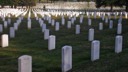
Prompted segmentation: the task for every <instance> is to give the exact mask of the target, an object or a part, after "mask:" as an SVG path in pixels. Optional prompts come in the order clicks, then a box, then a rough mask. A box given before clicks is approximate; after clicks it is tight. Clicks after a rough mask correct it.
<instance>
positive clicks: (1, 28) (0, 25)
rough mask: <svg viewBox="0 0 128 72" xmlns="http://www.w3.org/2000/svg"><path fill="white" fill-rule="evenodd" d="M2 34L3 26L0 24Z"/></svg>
mask: <svg viewBox="0 0 128 72" xmlns="http://www.w3.org/2000/svg"><path fill="white" fill-rule="evenodd" d="M2 32H3V25H2V24H0V33H2Z"/></svg>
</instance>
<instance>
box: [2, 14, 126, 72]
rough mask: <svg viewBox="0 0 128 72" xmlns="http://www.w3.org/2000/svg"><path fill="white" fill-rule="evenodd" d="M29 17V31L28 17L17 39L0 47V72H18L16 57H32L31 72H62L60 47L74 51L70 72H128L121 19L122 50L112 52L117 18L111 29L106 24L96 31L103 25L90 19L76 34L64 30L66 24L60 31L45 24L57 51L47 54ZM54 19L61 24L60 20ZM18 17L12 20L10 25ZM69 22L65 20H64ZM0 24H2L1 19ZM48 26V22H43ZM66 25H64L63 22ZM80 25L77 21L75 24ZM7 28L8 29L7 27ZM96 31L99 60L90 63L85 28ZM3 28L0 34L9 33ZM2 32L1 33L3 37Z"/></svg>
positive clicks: (41, 34)
mask: <svg viewBox="0 0 128 72" xmlns="http://www.w3.org/2000/svg"><path fill="white" fill-rule="evenodd" d="M33 17H34V16H33V15H32V29H31V30H28V29H27V18H26V17H25V18H24V20H23V21H22V23H21V24H20V26H19V30H18V31H16V37H15V38H13V39H10V42H9V47H7V48H0V72H17V71H18V57H20V56H22V55H30V56H32V60H33V61H32V67H33V72H61V48H62V47H63V46H64V45H70V46H72V48H73V54H72V55H73V59H72V60H73V68H72V70H71V72H128V57H127V56H128V37H127V36H128V32H127V31H128V20H127V19H123V23H122V24H123V33H122V35H123V38H124V39H123V51H122V53H119V54H116V53H114V45H115V36H116V35H117V34H116V26H117V22H118V21H117V19H116V20H115V19H113V20H114V28H113V29H109V28H108V24H105V26H104V30H103V31H99V30H98V24H99V23H100V22H103V21H102V20H101V18H97V19H93V18H92V26H88V25H87V17H86V16H84V22H83V24H81V34H79V35H75V25H72V28H71V29H67V28H66V25H65V26H61V27H60V30H59V31H57V32H56V31H55V28H54V27H52V26H51V25H49V24H47V27H48V28H49V29H50V35H56V38H57V40H56V42H57V43H56V49H55V50H52V51H48V41H47V40H44V37H43V33H42V32H41V28H40V26H39V23H38V21H36V19H35V18H33ZM53 18H54V19H55V20H56V21H58V22H60V21H61V20H60V18H61V17H58V18H56V17H54V16H53ZM16 19H17V18H14V17H13V18H12V20H13V21H12V25H10V26H13V23H14V22H16ZM66 20H68V19H66ZM0 23H2V21H1V20H0ZM45 23H47V21H45ZM66 23H67V22H66ZM75 24H79V18H77V20H76V21H75ZM10 26H9V27H10ZM89 28H94V29H95V40H100V42H101V49H100V59H99V60H97V61H95V62H91V60H90V51H91V49H90V48H91V42H89V41H88V29H89ZM8 32H9V29H4V32H3V33H8ZM3 33H2V34H3Z"/></svg>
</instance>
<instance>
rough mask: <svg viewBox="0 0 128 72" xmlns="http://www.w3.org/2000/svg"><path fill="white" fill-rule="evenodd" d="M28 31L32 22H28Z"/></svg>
mask: <svg viewBox="0 0 128 72" xmlns="http://www.w3.org/2000/svg"><path fill="white" fill-rule="evenodd" d="M28 29H31V20H30V21H28Z"/></svg>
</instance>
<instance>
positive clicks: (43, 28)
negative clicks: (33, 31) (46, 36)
mask: <svg viewBox="0 0 128 72" xmlns="http://www.w3.org/2000/svg"><path fill="white" fill-rule="evenodd" d="M45 29H46V24H42V32H44V31H45Z"/></svg>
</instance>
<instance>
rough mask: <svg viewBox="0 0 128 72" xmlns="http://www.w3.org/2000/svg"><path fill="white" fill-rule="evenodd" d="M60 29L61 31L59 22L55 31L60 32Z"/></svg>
mask: <svg viewBox="0 0 128 72" xmlns="http://www.w3.org/2000/svg"><path fill="white" fill-rule="evenodd" d="M59 29H60V24H59V22H56V26H55V31H59Z"/></svg>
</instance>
